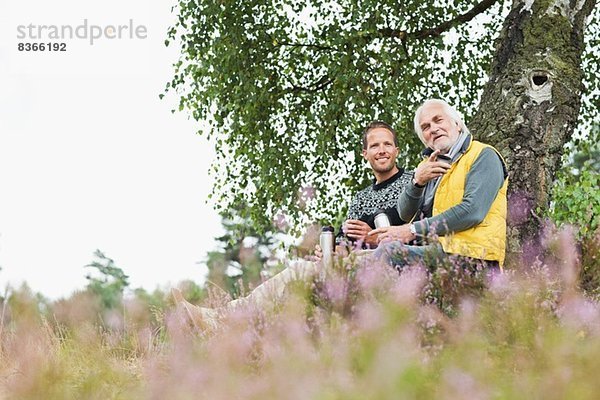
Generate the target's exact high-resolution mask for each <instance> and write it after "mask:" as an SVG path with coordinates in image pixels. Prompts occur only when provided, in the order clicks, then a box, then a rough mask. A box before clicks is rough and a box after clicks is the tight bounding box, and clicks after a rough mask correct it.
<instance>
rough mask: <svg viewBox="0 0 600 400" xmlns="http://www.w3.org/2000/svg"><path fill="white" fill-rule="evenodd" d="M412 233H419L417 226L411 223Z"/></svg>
mask: <svg viewBox="0 0 600 400" xmlns="http://www.w3.org/2000/svg"><path fill="white" fill-rule="evenodd" d="M409 229H410V233H412V234H413V235H416V234H417V228H416V227H415V224H410V227H409Z"/></svg>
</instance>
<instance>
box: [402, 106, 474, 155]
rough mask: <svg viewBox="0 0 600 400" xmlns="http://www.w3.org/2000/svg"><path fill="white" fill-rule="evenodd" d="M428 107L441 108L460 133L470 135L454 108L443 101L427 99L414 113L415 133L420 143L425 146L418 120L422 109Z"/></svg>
mask: <svg viewBox="0 0 600 400" xmlns="http://www.w3.org/2000/svg"><path fill="white" fill-rule="evenodd" d="M430 105H440V106H442V109H443V110H444V112H445V113H446V114H447V115H448V116H449V117H450V118H451V119H452V120H453V121H454V122H456V124H457V125H458V129H460V130H461V131H462V132H465V133H467V134H470V133H471V132H470V131H469V128H467V126H466V125H465V122H464V121H463V119H462V116H461V115H460V113H459V112H458V111H456V110H455V109H454V107H452V106H451V105H450V104H448V103H446V102H445V101H444V100H440V99H429V100H425V101H424V102H423V104H421V105H420V106H419V108H417V111H416V112H415V121H414V122H415V132H416V133H417V136H418V137H419V139H421V142H423V144H425V140H424V139H423V130H422V129H421V124H420V123H419V119H420V118H421V113H422V112H423V109H424V108H425V107H427V106H430Z"/></svg>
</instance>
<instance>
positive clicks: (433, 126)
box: [419, 104, 460, 154]
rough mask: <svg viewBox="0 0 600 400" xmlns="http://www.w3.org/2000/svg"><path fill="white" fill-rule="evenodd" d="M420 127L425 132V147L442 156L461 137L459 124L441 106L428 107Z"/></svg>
mask: <svg viewBox="0 0 600 400" xmlns="http://www.w3.org/2000/svg"><path fill="white" fill-rule="evenodd" d="M419 126H420V127H421V130H422V132H423V141H424V142H425V145H426V146H427V147H429V148H430V149H433V150H440V153H441V154H445V153H447V152H448V151H450V148H451V147H452V145H453V144H454V143H456V140H457V139H458V136H459V135H460V128H459V126H458V123H457V122H456V121H454V119H452V118H451V117H450V116H449V115H448V113H446V111H445V110H444V107H443V106H442V105H441V104H428V105H426V106H425V107H424V108H423V110H422V111H421V114H420V116H419Z"/></svg>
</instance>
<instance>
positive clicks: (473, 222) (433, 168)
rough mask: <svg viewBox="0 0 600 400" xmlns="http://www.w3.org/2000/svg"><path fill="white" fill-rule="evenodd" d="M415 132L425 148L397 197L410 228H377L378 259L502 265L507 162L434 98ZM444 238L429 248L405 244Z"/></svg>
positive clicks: (396, 262)
mask: <svg viewBox="0 0 600 400" xmlns="http://www.w3.org/2000/svg"><path fill="white" fill-rule="evenodd" d="M414 122H415V125H414V126H415V131H416V133H417V135H418V136H419V138H420V139H421V141H422V142H423V144H425V146H426V149H425V150H424V152H423V155H424V157H425V159H424V161H422V162H421V163H420V164H419V166H418V168H417V169H416V171H415V176H414V179H413V181H412V184H411V185H408V186H407V188H406V190H405V191H404V192H403V193H402V194H401V196H400V198H399V199H398V212H399V215H400V218H401V219H403V220H405V221H414V222H412V223H411V224H406V225H402V226H392V227H388V228H380V229H375V230H373V231H371V232H369V235H371V236H375V235H378V241H379V242H383V243H385V244H384V245H380V246H379V248H378V250H377V252H376V256H379V257H387V259H388V260H389V262H390V263H391V264H392V265H394V266H396V267H402V266H404V265H405V264H406V263H407V262H411V261H415V260H418V259H421V258H423V257H424V256H425V254H427V253H428V252H432V253H439V254H442V255H443V254H450V255H457V256H460V257H464V258H467V259H472V260H481V262H483V263H484V264H486V265H489V266H500V267H502V265H503V263H504V254H505V244H506V208H507V204H506V188H507V185H508V179H507V177H508V174H507V169H506V164H505V162H504V160H503V159H502V157H501V156H500V154H499V153H498V151H497V150H496V149H494V148H493V147H491V146H489V145H486V144H484V143H481V142H479V141H477V140H474V139H473V137H472V136H471V133H470V132H469V130H468V129H467V127H466V126H465V124H464V122H463V120H462V118H461V116H460V114H459V113H458V112H457V111H456V110H455V109H454V108H452V107H451V106H450V105H449V104H448V103H446V102H445V101H443V100H437V99H431V100H427V101H425V102H424V103H423V105H421V106H420V107H419V108H418V109H417V111H416V113H415V120H414ZM434 236H437V237H439V241H436V242H434V243H432V244H427V245H425V246H408V245H405V243H408V242H410V241H411V240H414V239H415V238H417V237H422V238H427V237H434Z"/></svg>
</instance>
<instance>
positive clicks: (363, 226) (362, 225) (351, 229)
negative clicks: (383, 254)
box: [344, 219, 378, 247]
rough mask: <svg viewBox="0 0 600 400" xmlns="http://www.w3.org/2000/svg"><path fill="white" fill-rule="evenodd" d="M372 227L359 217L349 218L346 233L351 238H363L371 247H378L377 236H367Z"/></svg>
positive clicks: (345, 228) (345, 226)
mask: <svg viewBox="0 0 600 400" xmlns="http://www.w3.org/2000/svg"><path fill="white" fill-rule="evenodd" d="M370 231H371V227H370V226H369V224H367V223H366V222H363V221H360V220H358V219H349V220H347V221H346V222H345V223H344V233H345V234H346V235H347V236H348V237H349V238H351V239H354V240H362V241H363V242H364V243H366V244H368V245H369V246H371V247H377V243H378V242H377V236H367V234H368V233H369V232H370Z"/></svg>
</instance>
